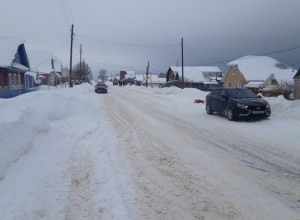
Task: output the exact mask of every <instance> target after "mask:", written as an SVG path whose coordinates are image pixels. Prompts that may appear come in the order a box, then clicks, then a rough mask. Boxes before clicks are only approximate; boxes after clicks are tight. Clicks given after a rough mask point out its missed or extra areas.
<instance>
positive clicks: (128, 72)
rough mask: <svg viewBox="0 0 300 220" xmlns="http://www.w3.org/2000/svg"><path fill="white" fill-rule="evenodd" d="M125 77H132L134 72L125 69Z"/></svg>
mask: <svg viewBox="0 0 300 220" xmlns="http://www.w3.org/2000/svg"><path fill="white" fill-rule="evenodd" d="M125 72H126V75H125V79H133V78H134V77H135V72H134V71H125Z"/></svg>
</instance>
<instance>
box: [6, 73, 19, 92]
mask: <svg viewBox="0 0 300 220" xmlns="http://www.w3.org/2000/svg"><path fill="white" fill-rule="evenodd" d="M8 81H9V87H11V88H15V87H16V86H17V85H18V78H17V74H13V73H9V74H8Z"/></svg>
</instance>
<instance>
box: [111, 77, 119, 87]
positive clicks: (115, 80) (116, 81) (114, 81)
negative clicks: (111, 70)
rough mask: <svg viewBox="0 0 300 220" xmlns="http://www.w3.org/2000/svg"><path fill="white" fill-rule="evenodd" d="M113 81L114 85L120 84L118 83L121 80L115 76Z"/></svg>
mask: <svg viewBox="0 0 300 220" xmlns="http://www.w3.org/2000/svg"><path fill="white" fill-rule="evenodd" d="M112 82H113V86H114V85H118V84H119V80H118V79H116V78H115V79H113V80H112Z"/></svg>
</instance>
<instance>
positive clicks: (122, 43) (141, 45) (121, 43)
mask: <svg viewBox="0 0 300 220" xmlns="http://www.w3.org/2000/svg"><path fill="white" fill-rule="evenodd" d="M77 36H78V37H82V38H87V39H90V40H94V41H99V42H103V43H108V44H116V45H122V46H128V47H175V46H176V47H177V46H180V44H169V45H145V44H144V45H143V44H130V43H124V42H115V41H107V40H101V39H97V38H93V37H88V36H84V35H81V34H77Z"/></svg>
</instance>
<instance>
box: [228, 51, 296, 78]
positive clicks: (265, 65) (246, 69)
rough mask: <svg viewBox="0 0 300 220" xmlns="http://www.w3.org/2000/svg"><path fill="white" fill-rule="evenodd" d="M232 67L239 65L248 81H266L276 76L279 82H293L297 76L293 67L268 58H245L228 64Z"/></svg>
mask: <svg viewBox="0 0 300 220" xmlns="http://www.w3.org/2000/svg"><path fill="white" fill-rule="evenodd" d="M232 65H238V68H239V69H240V71H241V72H242V73H243V75H244V76H245V78H246V80H247V81H252V80H266V79H267V78H268V77H269V76H270V75H271V74H274V75H275V77H276V79H277V80H278V81H279V82H292V81H293V77H294V76H295V74H296V71H294V70H293V69H292V68H291V67H288V66H286V65H284V64H281V63H280V62H278V61H277V60H275V59H273V58H271V57H268V56H244V57H241V58H239V59H236V60H234V61H231V62H229V63H228V64H227V66H232ZM280 67H281V68H280Z"/></svg>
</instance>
